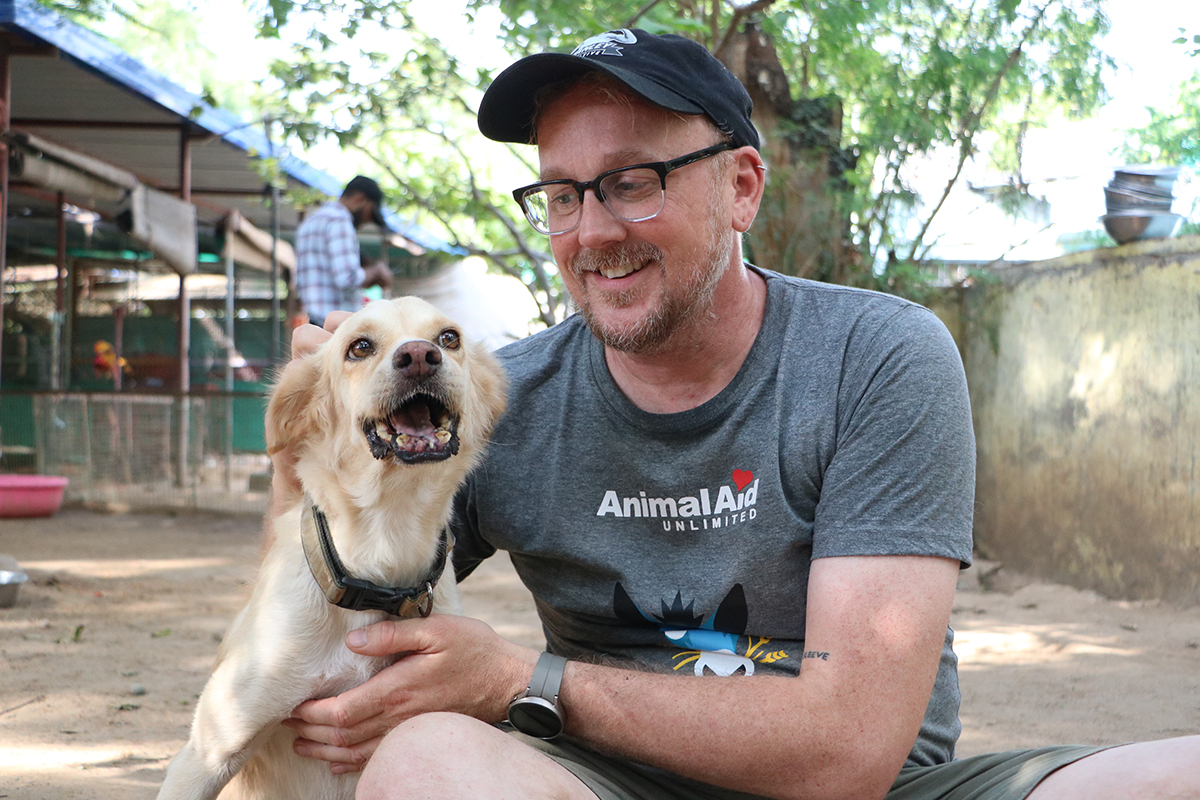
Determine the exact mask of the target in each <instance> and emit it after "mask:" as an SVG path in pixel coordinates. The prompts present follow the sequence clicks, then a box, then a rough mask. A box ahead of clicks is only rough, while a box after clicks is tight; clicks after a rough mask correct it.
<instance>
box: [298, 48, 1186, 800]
mask: <svg viewBox="0 0 1200 800" xmlns="http://www.w3.org/2000/svg"><path fill="white" fill-rule="evenodd" d="M750 113H751V104H750V99H749V97H748V95H747V94H746V92H745V90H744V89H743V88H742V86H741V85H740V84H739V83H738V81H737V80H736V79H735V78H734V77H733V76H732V75H731V74H730V73H729V72H728V71H727V70H726V69H725V68H724V67H723V66H722V65H721V64H720V63H719V62H718V61H716V59H714V58H713V57H712V56H711V55H710V54H709V53H708V52H707V51H706V50H705V49H704V48H703V47H701V46H700V45H698V44H696V43H694V42H691V41H688V40H686V39H683V38H681V37H678V36H652V35H649V34H646V33H645V32H643V31H638V30H620V31H610V32H608V33H605V34H601V35H599V36H596V37H593V38H592V39H589V40H588V41H586V42H584V43H583V44H581V45H580V46H579V48H577V49H576V50H575V51H574V53H572V54H541V55H535V56H531V57H529V58H526V59H523V60H522V61H520V62H518V63H516V64H515V65H513V66H512V67H510V68H509V69H508V70H506V71H505V72H503V73H502V74H501V75H500V76H498V77H497V78H496V80H495V81H494V83H493V84H492V86H491V88H490V89H489V90H488V92H487V94H486V95H485V97H484V99H483V102H482V104H481V106H480V112H479V124H480V129H481V130H482V131H483V133H484V134H486V135H488V136H489V137H491V138H494V139H498V140H501V141H510V142H524V143H529V144H535V145H536V146H537V148H538V158H539V162H540V173H541V174H540V176H539V180H538V181H537V182H536V183H533V184H531V185H529V186H525V187H521V188H520V189H517V190H516V191H515V192H514V197H515V199H516V200H517V202H518V203H519V204H520V205H521V208H522V210H523V211H524V213H525V215H526V217H527V219H528V222H529V223H530V225H532V226H533V228H534V229H536V230H538V231H540V232H541V233H543V234H545V235H547V236H549V241H550V246H551V248H552V250H553V253H554V256H555V259H556V260H557V262H558V264H559V267H560V270H561V272H562V275H563V280H564V282H565V283H566V286H567V288H568V290H569V291H570V293H571V295H572V297H573V298H574V299H575V301H576V303H577V305H578V307H579V309H580V312H581V313H580V314H579V315H577V316H575V317H572V318H571V319H568V320H567V321H565V322H563V323H562V324H560V325H558V326H556V327H554V328H552V329H550V330H548V331H545V332H543V333H541V334H538V335H537V336H534V337H531V338H529V339H526V340H523V341H521V342H517V343H515V344H513V345H510V346H509V347H507V348H505V349H503V350H502V351H500V356H501V358H502V359H503V362H504V365H505V368H506V371H507V373H508V375H509V377H510V381H511V387H510V393H509V411H508V413H507V415H506V416H505V417H504V418H503V420H502V421H501V422H500V424H499V425H498V426H497V428H496V431H495V434H494V436H493V437H492V444H491V450H490V454H489V456H488V459H487V461H486V463H485V464H484V465H483V466H482V467H481V468H480V469H479V471H478V472H477V473H476V474H475V475H474V476H473V478H472V480H471V483H470V485H469V486H468V488H467V489H466V490H465V491H464V492H463V494H462V495H461V497H460V512H459V523H458V527H457V530H456V534H457V536H458V542H459V545H458V548H457V550H456V551H455V555H454V561H455V566H456V569H457V571H458V573H459V575H460V576H461V577H465V576H466V575H468V574H469V573H470V571H471V570H472V569H473V567H474V566H475V565H476V564H477V563H479V561H480V560H482V559H483V558H486V557H488V556H490V555H492V554H493V553H494V552H495V551H496V550H498V549H503V550H507V551H508V552H509V553H510V555H511V557H512V560H513V563H514V565H515V566H516V568H517V571H518V572H519V574H520V575H521V578H522V579H523V580H524V582H525V583H526V585H527V586H528V587H529V588H530V590H531V591H532V592H533V595H534V597H535V600H536V602H537V607H538V612H539V614H540V616H541V619H542V622H543V627H544V631H545V634H546V641H547V652H546V653H541V654H539V653H535V652H532V651H529V650H527V649H525V648H522V647H518V646H517V645H514V644H512V643H510V642H507V641H506V640H504V639H503V638H501V637H499V636H498V635H496V634H495V632H493V631H491V630H490V629H489V628H487V627H486V626H484V625H482V624H481V623H479V622H476V621H472V620H466V619H460V618H453V617H445V616H438V615H434V616H433V617H430V618H428V619H418V620H403V621H397V622H385V623H380V624H378V625H375V626H372V627H370V628H367V629H364V630H362V631H358V632H355V633H354V634H351V636H350V637H348V639H347V645H348V646H349V647H351V649H353V650H355V651H357V652H360V653H369V654H374V655H382V654H388V653H393V654H403V655H402V656H401V657H400V659H399V660H398V661H397V663H396V664H394V665H393V666H391V667H389V668H387V669H385V670H384V671H383V672H381V673H380V674H378V675H377V676H375V677H374V678H372V679H371V680H370V681H368V682H367V683H366V684H364V685H363V686H361V687H358V688H357V689H354V690H351V691H350V692H347V693H345V694H343V695H340V696H338V697H334V698H327V699H323V700H314V701H310V702H308V703H306V704H304V705H303V706H301V707H300V708H299V709H297V711H296V715H295V717H294V718H293V719H291V720H289V721H288V722H287V725H288V726H289V727H291V728H293V729H294V730H295V731H296V732H297V734H298V736H299V738H298V739H297V742H296V748H297V750H298V751H299V752H301V753H302V754H305V755H310V756H312V757H314V758H320V759H324V760H326V761H329V762H331V764H332V769H334V770H335V771H352V770H358V769H360V768H362V766H363V764H364V763H365V764H366V768H365V771H364V774H363V777H362V780H361V782H360V784H359V795H358V796H359V797H360V798H391V797H395V798H400V797H447V798H463V797H489V798H522V799H526V798H551V797H554V798H595V797H601V798H606V800H635V799H638V798H656V799H657V798H671V799H678V800H746V799H747V798H753V797H774V798H814V799H815V798H841V799H844V800H871V799H872V798H874V799H876V800H877V799H878V798H884V797H886V798H888V800H918V799H920V800H926V799H927V800H935V799H936V798H946V800H952V799H955V800H957V799H960V798H961V799H963V800H965V798H983V799H984V800H1020V799H1021V798H1025V797H1027V796H1028V797H1031V798H1035V800H1051V799H1052V798H1068V797H1087V798H1091V800H1097V799H1098V798H1110V797H1111V798H1128V797H1140V798H1146V797H1156V798H1157V797H1161V798H1167V797H1191V798H1195V797H1197V796H1198V791H1200V789H1198V786H1200V784H1198V781H1200V778H1198V777H1197V774H1198V771H1197V770H1196V769H1195V765H1196V763H1198V761H1200V737H1188V738H1184V739H1176V740H1170V741H1167V742H1161V743H1153V744H1148V745H1133V746H1128V747H1119V748H1112V749H1108V750H1104V749H1103V748H1095V747H1054V748H1047V749H1044V750H1039V751H1029V752H1019V753H1007V754H1002V755H996V756H983V757H977V758H971V759H964V760H958V761H956V760H954V744H955V741H956V739H957V737H958V734H959V731H960V725H959V721H958V706H959V694H958V682H957V673H956V667H957V660H956V658H955V656H954V652H953V646H952V645H953V633H952V632H951V631H950V629H949V627H948V621H949V617H950V609H951V605H952V602H953V597H954V589H955V583H956V577H957V573H958V570H959V568H960V566H961V565H962V564H963V563H966V562H968V561H969V559H970V557H971V520H972V502H973V488H974V441H973V436H972V431H971V418H970V410H969V408H968V402H967V392H966V385H965V379H964V376H963V371H962V365H961V362H960V360H959V357H958V353H957V350H956V349H955V346H954V343H953V341H952V340H951V339H950V337H949V334H948V333H947V332H946V330H945V328H944V327H943V326H942V325H941V324H940V323H939V322H938V321H937V320H936V318H934V317H933V315H932V314H930V313H929V312H928V311H927V310H925V309H923V308H920V307H919V306H916V305H913V304H911V303H908V302H905V301H903V300H900V299H898V298H895V297H889V296H885V295H881V294H876V293H871V292H865V291H856V290H852V289H846V288H844V287H836V286H829V285H824V284H817V283H812V282H807V281H801V280H796V279H791V278H786V277H783V276H782V275H780V274H778V273H776V272H771V271H769V270H767V269H761V268H759V267H755V266H751V265H749V264H747V263H745V262H744V261H743V260H742V252H741V234H742V233H743V232H745V231H746V230H747V229H749V227H750V225H751V223H752V222H753V220H754V217H755V214H756V212H757V210H758V206H759V203H760V202H761V199H762V192H763V186H764V181H765V170H764V165H763V160H762V157H761V156H760V154H759V139H758V134H757V132H756V131H755V129H754V126H753V124H752V123H751V121H750ZM765 266H768V267H769V266H773V265H765ZM774 266H781V265H774ZM336 321H337V320H332V321H331V322H330V323H327V325H330V324H335V323H336ZM323 335H327V334H324V333H321V332H318V331H316V329H308V330H307V331H305V332H298V335H297V337H296V342H297V347H299V348H300V349H304V348H305V347H308V346H311V344H312V343H313V342H316V341H318V340H319V339H320V337H321V336H323ZM283 466H284V467H286V465H283ZM279 474H286V469H283V470H280V473H279ZM505 720H507V722H505ZM1150 767H1153V768H1150ZM1046 776H1050V777H1049V778H1048V779H1046V780H1045V781H1044V782H1043V779H1044V778H1046ZM1039 783H1041V785H1039ZM1031 792H1032V794H1031Z"/></svg>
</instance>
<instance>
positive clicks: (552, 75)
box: [479, 53, 705, 144]
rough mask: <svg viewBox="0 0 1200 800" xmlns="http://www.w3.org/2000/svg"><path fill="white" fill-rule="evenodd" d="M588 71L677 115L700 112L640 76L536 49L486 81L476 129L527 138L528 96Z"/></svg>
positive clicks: (497, 136) (530, 134)
mask: <svg viewBox="0 0 1200 800" xmlns="http://www.w3.org/2000/svg"><path fill="white" fill-rule="evenodd" d="M592 71H597V72H605V73H607V74H609V75H611V76H612V77H613V78H615V79H616V80H618V81H620V82H621V83H622V84H624V85H625V86H628V87H629V88H630V89H631V90H632V91H633V92H634V93H635V94H638V95H640V96H641V97H643V98H645V99H646V100H647V101H649V102H650V103H653V104H654V105H656V106H661V107H662V108H665V109H668V110H670V111H677V112H679V113H681V114H703V113H705V111H704V109H703V108H701V107H700V106H698V105H696V104H695V103H693V102H692V101H691V100H688V99H687V98H686V97H683V96H681V95H679V94H678V93H676V92H674V91H672V90H671V89H668V88H666V87H664V86H662V85H661V84H659V83H657V82H655V81H654V80H651V79H649V78H647V77H645V76H644V75H640V74H637V73H633V72H629V71H627V70H624V69H621V68H620V67H618V66H614V65H612V64H609V63H607V62H601V61H599V60H597V59H594V58H581V57H579V56H573V55H570V54H568V53H539V54H537V55H532V56H528V57H527V58H523V59H521V60H520V61H518V62H517V63H515V64H513V65H512V66H510V67H509V68H508V69H506V70H504V71H503V72H501V73H500V74H499V75H497V76H496V79H495V80H494V81H492V85H491V86H489V87H488V90H487V92H486V93H484V95H483V100H482V101H480V103H479V132H480V133H482V134H483V135H484V136H486V137H488V138H489V139H493V140H495V141H497V142H516V143H519V144H531V143H533V141H534V131H533V116H534V112H535V111H536V104H535V103H534V97H535V96H536V95H537V93H538V91H539V90H540V89H542V87H544V86H549V85H550V84H552V83H557V82H559V81H564V80H567V79H569V78H575V77H578V76H580V75H582V74H584V73H585V72H592Z"/></svg>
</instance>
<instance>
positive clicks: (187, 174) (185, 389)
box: [175, 123, 192, 487]
mask: <svg viewBox="0 0 1200 800" xmlns="http://www.w3.org/2000/svg"><path fill="white" fill-rule="evenodd" d="M179 197H180V199H182V200H186V201H187V202H189V203H190V202H191V200H192V148H191V140H190V139H188V128H187V123H184V124H183V125H182V126H181V127H180V129H179ZM191 339H192V302H191V297H190V296H189V295H188V289H187V275H186V273H182V272H181V273H180V274H179V442H178V444H179V451H178V453H176V470H175V485H176V486H179V487H184V486H187V485H188V472H189V470H188V450H189V449H190V443H191V424H192V414H191V402H190V399H189V397H188V393H189V392H190V391H191V389H192V375H191V364H190V357H191V346H192V341H191Z"/></svg>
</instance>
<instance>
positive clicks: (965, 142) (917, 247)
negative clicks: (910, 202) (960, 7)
mask: <svg viewBox="0 0 1200 800" xmlns="http://www.w3.org/2000/svg"><path fill="white" fill-rule="evenodd" d="M1057 2H1058V0H1050V2H1048V3H1046V5H1044V6H1042V8H1041V10H1040V11H1038V13H1037V16H1036V17H1034V19H1033V21H1032V22H1030V23H1029V27H1028V28H1026V29H1025V33H1024V34H1022V36H1021V41H1020V42H1018V43H1017V46H1016V47H1014V48H1013V49H1012V51H1011V52H1010V53H1009V54H1008V59H1007V60H1006V61H1005V62H1004V66H1003V67H1001V68H1000V70H999V71H998V72H997V73H996V75H995V77H994V78H993V79H992V83H991V85H990V86H989V87H988V91H987V94H986V95H985V96H984V100H983V102H982V103H980V105H979V108H978V109H977V110H976V111H972V112H970V113H968V114H967V115H966V116H964V117H963V121H962V124H961V125H959V128H958V133H957V135H956V137H955V138H957V139H958V140H959V152H958V165H957V166H956V167H955V170H954V175H953V176H952V177H951V178H950V180H949V181H947V182H946V188H945V189H944V190H943V191H942V196H941V198H940V199H939V200H938V203H937V205H936V206H935V207H934V209H933V212H932V213H931V214H930V215H929V216H928V217H927V218H926V220H925V224H924V225H922V226H921V232H920V233H918V234H917V238H916V239H914V240H913V243H912V247H911V249H910V250H909V252H908V260H909V261H914V260H916V258H917V252H918V251H921V257H922V258H923V257H924V256H926V255H928V253H929V248H928V247H926V248H923V249H922V242H923V241H924V239H925V235H926V234H927V233H928V232H929V227H930V226H931V225H932V224H933V220H934V218H936V217H937V215H938V212H940V211H941V210H942V206H944V205H945V204H946V200H947V199H948V198H949V197H950V191H951V190H952V189H953V188H954V186H955V185H956V184H957V183H958V179H959V177H960V176H961V175H962V171H963V167H964V166H966V163H967V159H968V158H970V157H971V154H972V151H973V146H972V145H973V142H974V139H975V134H976V133H977V132H978V126H979V122H980V120H982V119H983V115H984V114H985V113H986V112H987V110H988V108H989V107H990V106H991V104H992V102H993V101H994V100H995V99H996V96H997V95H998V94H999V93H1000V87H1001V85H1002V84H1003V82H1004V78H1005V77H1007V75H1008V73H1009V72H1010V71H1011V70H1012V68H1013V67H1014V66H1015V65H1016V63H1017V61H1018V60H1020V58H1021V55H1022V54H1023V52H1024V48H1025V45H1026V44H1027V43H1028V42H1029V39H1030V37H1031V36H1033V33H1034V31H1035V30H1037V29H1038V28H1039V27H1040V26H1041V24H1042V19H1043V18H1044V17H1045V16H1046V12H1047V11H1049V10H1050V7H1051V6H1053V5H1055V4H1056V3H1057Z"/></svg>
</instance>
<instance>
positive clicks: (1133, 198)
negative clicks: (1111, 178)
mask: <svg viewBox="0 0 1200 800" xmlns="http://www.w3.org/2000/svg"><path fill="white" fill-rule="evenodd" d="M1104 201H1105V204H1106V206H1107V208H1108V210H1109V211H1110V212H1111V211H1135V210H1143V211H1161V212H1164V213H1165V212H1168V211H1170V210H1171V203H1172V202H1174V198H1173V197H1171V195H1169V194H1168V195H1166V196H1165V197H1164V196H1162V195H1157V194H1148V193H1146V192H1136V191H1130V190H1127V189H1114V188H1112V185H1111V184H1110V185H1109V186H1107V187H1105V189H1104Z"/></svg>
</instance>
